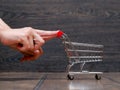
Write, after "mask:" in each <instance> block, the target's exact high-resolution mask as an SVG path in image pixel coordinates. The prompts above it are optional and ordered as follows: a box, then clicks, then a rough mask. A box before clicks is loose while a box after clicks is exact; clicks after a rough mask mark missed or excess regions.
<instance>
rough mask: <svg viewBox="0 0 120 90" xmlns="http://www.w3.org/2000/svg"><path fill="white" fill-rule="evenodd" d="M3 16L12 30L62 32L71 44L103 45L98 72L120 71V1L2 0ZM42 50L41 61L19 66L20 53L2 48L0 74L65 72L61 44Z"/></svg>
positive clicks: (65, 61) (56, 40) (1, 12)
mask: <svg viewBox="0 0 120 90" xmlns="http://www.w3.org/2000/svg"><path fill="white" fill-rule="evenodd" d="M0 17H1V18H2V19H4V21H5V22H6V23H8V24H9V25H10V26H11V27H12V28H20V27H26V26H31V27H33V28H38V29H45V30H57V29H62V30H63V31H64V32H65V33H66V34H68V36H69V37H70V38H71V40H72V41H75V42H82V43H95V44H103V45H104V46H105V49H104V62H103V63H99V64H98V65H97V66H98V67H96V66H95V70H102V71H106V72H109V71H120V0H1V1H0ZM43 49H44V55H43V56H42V57H40V58H39V59H38V60H36V61H33V62H25V63H20V62H19V59H20V58H21V57H22V55H21V54H19V53H18V52H16V51H13V50H10V49H9V48H7V47H4V46H2V45H0V71H65V68H66V65H67V58H66V56H65V53H64V49H63V45H62V43H61V41H60V40H59V39H54V40H52V41H49V42H47V43H46V44H45V46H44V47H43ZM88 66H89V65H88ZM88 68H89V67H88Z"/></svg>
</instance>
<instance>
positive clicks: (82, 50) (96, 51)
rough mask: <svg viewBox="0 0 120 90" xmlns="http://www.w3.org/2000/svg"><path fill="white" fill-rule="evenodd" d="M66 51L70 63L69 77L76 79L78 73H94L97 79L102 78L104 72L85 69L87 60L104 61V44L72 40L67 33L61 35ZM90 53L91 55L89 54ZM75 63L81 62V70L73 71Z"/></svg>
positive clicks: (68, 68) (68, 66) (68, 67)
mask: <svg viewBox="0 0 120 90" xmlns="http://www.w3.org/2000/svg"><path fill="white" fill-rule="evenodd" d="M61 39H62V41H63V45H64V48H65V52H66V54H67V57H68V60H69V62H68V63H69V64H68V65H67V73H68V75H67V78H68V79H69V80H73V79H74V75H77V74H94V75H95V79H96V80H100V79H101V74H103V72H90V71H84V66H85V64H86V63H87V62H100V61H103V48H104V46H103V45H98V44H88V43H78V42H71V41H70V39H69V37H68V36H67V35H66V34H63V35H62V37H61ZM88 54H89V55H88ZM75 64H80V71H78V72H76V71H71V68H72V67H73V66H74V65H75Z"/></svg>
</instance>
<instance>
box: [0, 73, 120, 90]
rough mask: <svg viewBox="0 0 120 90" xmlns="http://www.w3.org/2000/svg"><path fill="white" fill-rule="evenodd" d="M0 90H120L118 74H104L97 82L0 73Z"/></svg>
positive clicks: (89, 77)
mask: <svg viewBox="0 0 120 90" xmlns="http://www.w3.org/2000/svg"><path fill="white" fill-rule="evenodd" d="M0 90H120V73H104V74H103V75H102V79H101V80H99V81H97V80H95V79H94V76H93V75H80V76H76V77H75V79H74V80H72V81H71V80H67V79H66V74H65V73H34V72H19V73H16V72H6V73H0Z"/></svg>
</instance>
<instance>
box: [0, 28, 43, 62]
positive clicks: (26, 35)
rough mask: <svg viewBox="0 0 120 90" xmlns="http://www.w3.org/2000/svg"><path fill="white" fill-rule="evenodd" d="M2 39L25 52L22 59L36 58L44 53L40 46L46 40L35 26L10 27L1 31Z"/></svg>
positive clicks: (8, 44)
mask: <svg viewBox="0 0 120 90" xmlns="http://www.w3.org/2000/svg"><path fill="white" fill-rule="evenodd" d="M0 41H1V42H2V43H3V44H4V45H7V46H9V47H11V48H13V49H16V50H18V51H20V52H21V53H22V54H24V57H23V58H22V60H25V59H26V60H34V59H37V58H38V57H39V56H40V55H42V53H43V51H42V48H40V47H41V46H42V45H43V44H44V43H45V41H44V40H43V39H42V38H41V37H40V35H38V34H37V33H36V32H35V30H34V29H33V28H30V27H26V28H20V29H8V30H2V31H0Z"/></svg>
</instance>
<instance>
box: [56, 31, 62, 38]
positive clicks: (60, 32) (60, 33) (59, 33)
mask: <svg viewBox="0 0 120 90" xmlns="http://www.w3.org/2000/svg"><path fill="white" fill-rule="evenodd" d="M62 35H63V32H62V31H61V30H59V31H58V33H57V37H58V38H60V37H62Z"/></svg>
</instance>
